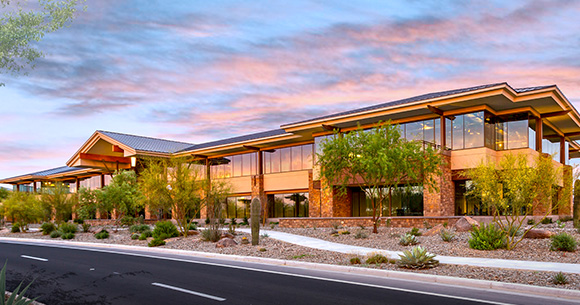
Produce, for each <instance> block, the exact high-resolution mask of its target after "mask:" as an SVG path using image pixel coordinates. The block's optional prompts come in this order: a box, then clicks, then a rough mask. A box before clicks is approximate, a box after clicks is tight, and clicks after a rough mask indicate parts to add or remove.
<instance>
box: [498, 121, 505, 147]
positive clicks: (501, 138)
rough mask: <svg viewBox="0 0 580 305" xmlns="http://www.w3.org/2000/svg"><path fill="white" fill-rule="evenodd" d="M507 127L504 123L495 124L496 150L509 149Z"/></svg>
mask: <svg viewBox="0 0 580 305" xmlns="http://www.w3.org/2000/svg"><path fill="white" fill-rule="evenodd" d="M506 138H507V125H506V124H505V123H503V122H497V123H495V149H496V150H504V149H507V139H506Z"/></svg>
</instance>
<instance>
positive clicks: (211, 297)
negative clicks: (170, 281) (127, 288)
mask: <svg viewBox="0 0 580 305" xmlns="http://www.w3.org/2000/svg"><path fill="white" fill-rule="evenodd" d="M151 285H153V286H157V287H162V288H167V289H171V290H175V291H179V292H184V293H189V294H193V295H196V296H198V297H204V298H208V299H212V300H215V301H218V302H223V301H225V300H226V299H224V298H220V297H216V296H213V295H209V294H205V293H201V292H195V291H191V290H187V289H183V288H179V287H175V286H170V285H165V284H161V283H151Z"/></svg>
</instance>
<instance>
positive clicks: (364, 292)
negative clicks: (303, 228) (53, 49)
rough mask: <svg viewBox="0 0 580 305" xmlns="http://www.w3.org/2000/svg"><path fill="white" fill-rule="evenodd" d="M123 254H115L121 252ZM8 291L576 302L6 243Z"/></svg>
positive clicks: (203, 299)
mask: <svg viewBox="0 0 580 305" xmlns="http://www.w3.org/2000/svg"><path fill="white" fill-rule="evenodd" d="M113 252H115V253H113ZM6 260H7V261H8V272H7V274H8V283H7V286H8V289H9V290H11V289H14V288H15V287H16V286H17V285H18V284H19V283H20V281H22V280H24V281H25V282H26V283H28V282H30V281H31V280H32V279H34V281H33V284H32V286H31V288H30V290H29V292H28V293H27V295H29V296H35V297H38V301H40V302H43V303H45V304H333V305H335V304H348V305H354V304H389V305H390V304H406V305H408V304H450V305H452V304H542V305H543V304H572V301H569V300H555V299H547V298H542V297H534V296H526V295H521V294H508V293H502V292H497V291H490V290H481V289H473V288H463V287H452V286H446V285H440V284H432V283H420V282H414V281H406V280H397V279H392V278H379V277H371V276H362V275H356V274H342V273H335V272H328V271H317V270H307V269H301V268H292V267H283V266H271V265H263V264H256V263H244V262H234V261H227V260H219V259H208V258H195V257H190V256H178V255H160V254H150V253H147V252H140V251H105V250H99V249H93V248H90V247H79V249H72V248H62V247H55V246H45V245H35V244H30V243H15V242H5V241H0V263H3V262H4V261H6Z"/></svg>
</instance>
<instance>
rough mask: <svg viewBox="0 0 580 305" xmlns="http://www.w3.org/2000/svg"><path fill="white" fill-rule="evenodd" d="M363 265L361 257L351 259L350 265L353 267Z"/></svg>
mask: <svg viewBox="0 0 580 305" xmlns="http://www.w3.org/2000/svg"><path fill="white" fill-rule="evenodd" d="M361 263H362V262H361V260H360V258H359V257H352V258H351V259H350V264H351V265H360V264H361Z"/></svg>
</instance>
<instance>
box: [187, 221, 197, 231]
mask: <svg viewBox="0 0 580 305" xmlns="http://www.w3.org/2000/svg"><path fill="white" fill-rule="evenodd" d="M187 229H188V230H194V231H195V230H197V222H190V223H189V225H187Z"/></svg>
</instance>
